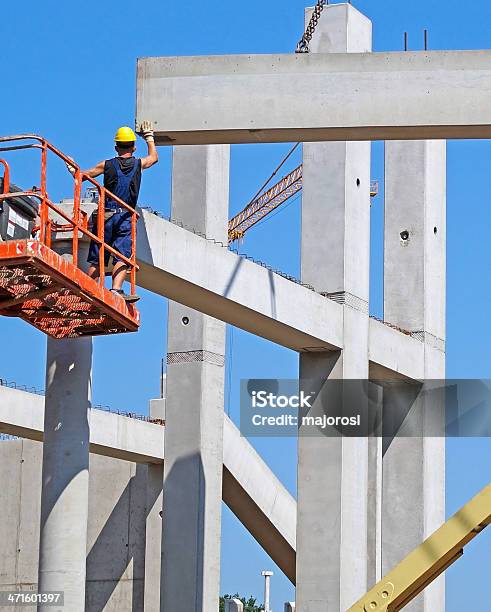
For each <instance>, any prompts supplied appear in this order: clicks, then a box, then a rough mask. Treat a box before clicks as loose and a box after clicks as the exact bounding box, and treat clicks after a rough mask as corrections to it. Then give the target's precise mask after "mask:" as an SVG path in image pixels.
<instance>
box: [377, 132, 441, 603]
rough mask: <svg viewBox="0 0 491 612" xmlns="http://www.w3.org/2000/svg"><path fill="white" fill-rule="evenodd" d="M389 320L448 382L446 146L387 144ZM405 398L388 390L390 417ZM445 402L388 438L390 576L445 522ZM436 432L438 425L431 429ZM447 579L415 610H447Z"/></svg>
mask: <svg viewBox="0 0 491 612" xmlns="http://www.w3.org/2000/svg"><path fill="white" fill-rule="evenodd" d="M385 168H386V186H385V189H386V193H385V261H384V269H385V277H384V317H385V320H386V321H388V322H390V323H394V324H396V325H399V326H400V327H402V328H404V329H407V330H409V331H411V332H413V334H414V335H415V336H416V337H418V338H419V339H420V340H421V341H422V342H424V343H425V352H424V355H425V357H424V359H425V365H424V371H425V378H426V379H427V380H430V379H444V378H445V276H446V272H445V267H446V264H445V261H446V260H445V252H446V227H445V216H446V212H445V206H446V143H445V142H444V141H413V142H406V141H404V142H399V141H393V142H387V143H386V145H385ZM400 400H401V394H400V393H394V392H390V391H385V392H384V414H385V415H387V414H388V413H389V412H390V411H392V413H394V412H395V410H396V407H397V405H396V402H399V403H400ZM434 419H437V420H440V422H442V421H443V405H442V402H441V401H439V400H437V401H436V402H435V401H434V400H433V401H431V402H430V401H428V400H425V399H424V397H422V396H421V395H420V396H419V397H418V398H417V399H416V401H414V403H413V404H412V407H411V410H410V413H409V419H407V420H406V422H405V424H404V429H403V430H401V432H400V434H401V435H400V437H396V438H395V439H392V440H391V439H388V440H387V439H386V440H384V460H383V491H382V569H383V572H384V573H385V572H387V571H388V570H390V569H391V568H392V567H393V566H394V565H396V564H397V563H399V561H401V559H402V558H403V557H404V556H405V555H406V554H407V553H409V552H410V551H411V550H412V549H413V548H415V547H416V546H418V545H419V544H420V543H421V542H422V541H423V540H424V539H425V538H427V537H428V536H429V535H430V534H431V533H432V532H433V531H435V529H437V528H438V527H439V526H440V525H441V524H442V523H443V521H444V520H445V440H444V438H443V437H440V438H435V437H428V431H430V424H431V422H432V420H433V421H434ZM431 431H434V427H432V428H431ZM444 588H445V587H444V578H443V577H442V578H440V579H439V580H437V581H436V582H434V583H433V584H432V585H431V586H430V587H428V588H427V589H426V590H425V591H424V593H423V594H422V595H420V596H419V597H418V599H417V600H415V601H414V602H413V603H412V604H410V605H409V606H408V610H411V611H412V612H416V611H417V612H423V611H424V612H430V611H431V612H440V611H443V610H444V608H445V594H444Z"/></svg>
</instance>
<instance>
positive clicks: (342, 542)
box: [296, 4, 372, 612]
mask: <svg viewBox="0 0 491 612" xmlns="http://www.w3.org/2000/svg"><path fill="white" fill-rule="evenodd" d="M311 10H312V9H308V10H307V13H306V20H307V21H308V20H309V19H310V16H311ZM371 44H372V27H371V22H370V21H369V20H368V19H367V18H366V17H365V16H364V15H362V14H361V13H360V12H359V11H357V10H356V9H355V8H353V7H352V6H351V5H349V4H341V5H332V6H328V7H326V8H325V9H324V12H323V14H322V17H321V19H320V22H319V24H318V26H317V30H316V33H315V35H314V38H313V40H312V44H311V52H313V53H315V52H323V53H329V52H368V51H371ZM370 150H371V149H370V143H365V142H349V143H347V142H331V143H316V144H305V145H304V170H303V177H304V179H303V180H304V186H303V196H302V261H301V269H302V280H303V281H304V282H306V283H309V284H311V285H313V286H314V287H315V288H316V289H317V291H320V292H323V293H325V294H326V296H328V297H330V298H331V299H334V300H336V301H337V302H339V303H340V304H342V306H343V309H344V348H343V350H342V351H339V352H333V353H323V354H314V353H306V354H303V355H301V357H300V377H301V378H302V379H328V378H336V379H337V378H344V379H356V380H367V379H368V298H369V242H370ZM315 409H316V406H315V403H314V406H313V411H315ZM368 462H369V449H368V441H367V440H366V439H362V438H345V439H341V438H327V437H322V436H320V435H319V436H318V437H302V431H300V439H299V447H298V525H297V602H296V603H297V606H298V609H300V610H303V611H304V612H320V611H321V610H345V609H347V608H349V606H350V605H351V604H353V602H354V601H356V599H357V598H359V597H360V596H361V595H362V594H363V593H364V592H365V591H366V588H367V579H368V567H369V565H370V561H369V559H368V554H369V547H368V534H367V520H368V519H367V516H368V511H369V510H368V499H367V498H368V489H369V478H368V475H369V465H368Z"/></svg>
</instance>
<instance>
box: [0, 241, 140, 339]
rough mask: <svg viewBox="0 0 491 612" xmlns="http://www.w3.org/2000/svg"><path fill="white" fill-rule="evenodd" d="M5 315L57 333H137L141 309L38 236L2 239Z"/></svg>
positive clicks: (0, 308) (1, 309)
mask: <svg viewBox="0 0 491 612" xmlns="http://www.w3.org/2000/svg"><path fill="white" fill-rule="evenodd" d="M0 314H1V315H5V316H11V317H20V318H21V319H23V320H24V321H26V322H28V323H30V324H31V325H33V326H34V327H36V328H37V329H39V330H40V331H42V332H44V333H46V334H48V335H49V336H52V337H53V338H58V339H61V338H79V337H83V336H97V335H108V334H119V333H125V332H134V331H137V330H138V327H139V323H140V320H139V319H140V316H139V312H138V310H137V309H136V308H135V307H134V306H131V305H127V304H126V302H125V301H124V300H123V299H122V298H121V297H119V296H118V295H115V294H113V293H111V292H110V291H109V290H108V289H106V288H105V287H103V286H102V285H100V284H99V283H98V282H97V281H95V280H93V279H91V278H89V277H88V276H87V275H86V274H84V273H83V272H82V270H80V269H79V268H77V267H75V266H74V265H73V264H72V263H71V262H70V261H69V260H68V259H65V258H64V257H61V256H60V255H58V254H57V253H55V252H54V251H52V250H51V249H49V248H48V247H47V246H45V245H44V244H42V243H40V242H38V241H36V240H22V241H8V242H0Z"/></svg>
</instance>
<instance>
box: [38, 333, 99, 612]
mask: <svg viewBox="0 0 491 612" xmlns="http://www.w3.org/2000/svg"><path fill="white" fill-rule="evenodd" d="M91 370H92V340H91V338H82V339H77V340H52V339H48V350H47V368H46V407H45V417H44V445H43V472H42V490H41V539H40V549H39V590H40V591H64V593H65V603H64V608H63V607H60V608H59V609H60V610H63V609H64V610H73V612H82V611H83V610H84V609H85V565H86V549H87V517H88V497H89V420H88V414H89V410H90V402H91ZM55 609H57V608H53V607H49V606H43V605H40V606H39V607H38V610H43V611H44V610H46V611H47V612H53V610H55Z"/></svg>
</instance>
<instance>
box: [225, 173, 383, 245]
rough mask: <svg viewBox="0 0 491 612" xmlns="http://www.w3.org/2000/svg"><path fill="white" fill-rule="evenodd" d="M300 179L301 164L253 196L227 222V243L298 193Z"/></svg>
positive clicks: (375, 190) (375, 183) (373, 193)
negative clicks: (262, 191)
mask: <svg viewBox="0 0 491 612" xmlns="http://www.w3.org/2000/svg"><path fill="white" fill-rule="evenodd" d="M302 181H303V166H302V165H300V166H298V167H297V168H295V170H292V171H291V172H290V173H289V174H287V175H286V176H284V177H283V178H282V179H281V180H280V181H278V183H276V185H273V187H271V188H270V189H268V190H267V191H265V192H264V193H262V194H261V195H259V196H257V197H255V198H254V199H253V200H252V202H250V203H249V204H248V205H247V206H246V207H245V208H244V210H242V211H241V212H240V213H239V214H237V215H235V217H233V218H232V219H230V221H229V223H228V241H229V244H230V243H231V242H234V241H235V240H240V239H241V238H243V236H244V234H245V233H246V232H247V230H249V229H250V228H251V227H253V226H254V225H256V223H259V221H261V220H262V219H264V218H265V217H266V216H267V215H269V214H270V213H272V212H273V211H274V210H276V209H277V208H278V207H279V206H281V205H282V204H284V203H285V202H286V201H288V200H290V199H291V198H293V196H295V195H296V194H297V193H299V192H300V191H301V189H302V186H303V182H302ZM377 194H378V181H372V182H371V183H370V195H371V197H375V196H376V195H377Z"/></svg>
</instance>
